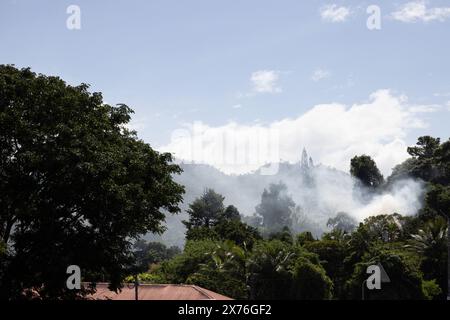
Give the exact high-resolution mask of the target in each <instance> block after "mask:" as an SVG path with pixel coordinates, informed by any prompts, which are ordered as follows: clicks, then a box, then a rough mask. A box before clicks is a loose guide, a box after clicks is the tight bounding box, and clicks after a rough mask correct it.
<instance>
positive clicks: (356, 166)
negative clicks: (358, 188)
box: [350, 155, 384, 188]
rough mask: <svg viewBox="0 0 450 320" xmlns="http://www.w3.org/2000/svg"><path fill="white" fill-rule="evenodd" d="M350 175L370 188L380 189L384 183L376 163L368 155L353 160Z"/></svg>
mask: <svg viewBox="0 0 450 320" xmlns="http://www.w3.org/2000/svg"><path fill="white" fill-rule="evenodd" d="M350 173H351V175H352V176H353V177H355V178H357V179H358V180H359V181H360V182H361V183H362V185H363V186H365V187H368V188H378V187H379V186H380V185H382V184H383V182H384V178H383V175H382V174H381V173H380V170H379V169H378V167H377V165H376V163H375V161H373V160H372V158H371V157H369V156H367V155H362V156H355V157H354V158H353V159H352V160H351V162H350Z"/></svg>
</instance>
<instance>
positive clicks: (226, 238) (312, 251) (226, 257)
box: [141, 137, 450, 299]
mask: <svg viewBox="0 0 450 320" xmlns="http://www.w3.org/2000/svg"><path fill="white" fill-rule="evenodd" d="M408 152H409V154H410V155H411V158H410V159H408V160H406V161H405V162H404V163H402V164H400V165H399V166H397V167H396V168H395V169H394V170H393V173H392V175H391V176H390V177H388V178H387V179H386V180H385V179H384V177H383V176H382V175H381V173H380V171H379V170H378V168H377V167H376V164H375V162H374V161H373V160H372V159H371V158H370V157H369V156H366V155H362V156H356V157H355V158H353V159H352V160H351V171H350V172H351V174H352V175H353V176H354V177H355V178H356V179H358V181H359V183H360V184H361V185H362V186H364V187H365V188H367V190H368V191H369V195H368V197H370V196H374V195H376V194H377V193H378V192H381V191H382V190H384V189H387V188H389V187H390V185H392V184H393V183H394V182H395V180H399V179H403V178H405V177H409V178H413V179H421V180H422V181H424V183H426V190H427V192H426V195H425V199H424V206H423V208H422V209H421V210H420V212H419V213H418V214H417V215H415V216H401V215H399V214H397V213H392V214H389V215H387V214H380V215H375V216H371V217H369V218H367V219H365V221H364V222H362V223H360V224H359V225H358V223H357V222H356V221H355V220H354V219H353V218H352V217H351V216H350V215H349V214H347V213H345V212H338V213H337V214H336V216H335V217H334V218H331V219H329V221H328V226H329V228H330V231H329V232H326V233H324V234H323V235H322V237H321V238H320V239H315V238H314V237H313V235H312V234H311V233H310V232H302V233H299V234H292V233H291V231H290V229H289V227H287V226H289V225H290V219H292V217H293V216H294V215H293V213H294V212H295V210H296V207H295V204H294V202H293V201H292V199H290V197H289V196H288V195H287V193H285V192H283V191H285V188H286V186H285V185H283V183H279V184H273V185H270V186H269V188H268V189H267V190H265V191H264V192H263V194H262V195H261V203H260V204H259V205H258V206H257V207H256V209H255V211H256V213H257V214H258V215H255V217H257V216H259V217H260V219H259V220H258V219H246V222H247V223H250V224H253V226H250V225H248V224H247V223H245V222H243V221H242V219H241V218H240V215H239V213H238V210H237V209H236V208H235V207H227V208H225V207H224V205H223V201H224V197H223V196H222V195H220V194H217V193H216V192H214V190H210V189H207V190H205V192H204V194H203V195H202V196H201V197H199V198H198V199H196V200H195V201H193V202H192V203H191V204H190V206H189V210H188V213H189V217H190V219H189V220H188V221H185V225H186V226H187V233H186V239H187V243H186V246H185V248H184V250H183V252H182V253H181V254H180V255H177V256H175V257H174V258H172V259H168V260H166V261H163V262H160V263H158V264H153V265H152V267H151V271H150V272H148V273H145V274H142V275H141V279H144V280H145V279H147V280H148V281H150V282H155V283H157V282H168V283H192V284H196V285H199V286H203V287H206V288H208V289H210V290H214V291H217V292H219V293H222V294H224V295H228V296H230V297H233V298H240V299H361V287H362V284H363V281H364V280H366V279H367V277H368V275H367V273H366V270H367V267H368V266H370V265H373V264H378V263H380V264H381V265H382V266H383V268H384V270H385V271H386V273H387V274H388V276H389V278H390V282H389V283H383V288H382V290H380V291H378V290H375V291H370V292H369V291H367V292H366V297H365V298H366V299H445V297H446V294H447V248H448V247H447V230H448V228H447V225H448V224H447V220H448V218H449V209H450V202H449V201H450V192H449V191H450V188H449V181H450V180H449V178H450V175H449V174H450V166H449V163H450V162H449V160H450V140H449V141H447V142H445V143H442V144H441V143H440V140H439V139H436V138H432V137H421V138H419V140H418V143H417V145H416V146H414V147H411V148H408ZM230 212H232V214H230ZM252 222H253V223H252Z"/></svg>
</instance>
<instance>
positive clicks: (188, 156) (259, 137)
mask: <svg viewBox="0 0 450 320" xmlns="http://www.w3.org/2000/svg"><path fill="white" fill-rule="evenodd" d="M422 109H423V110H426V111H427V112H429V108H420V106H417V105H414V106H410V105H408V102H407V98H406V97H405V96H398V95H394V94H393V93H392V92H390V91H389V90H379V91H376V92H374V93H373V94H371V95H370V97H369V100H368V101H367V102H365V103H357V104H353V105H351V106H346V105H343V104H339V103H330V104H321V105H316V106H314V107H312V108H311V109H310V110H309V111H307V112H306V113H304V114H302V115H300V116H298V117H296V118H286V119H282V120H278V121H274V122H272V123H269V124H267V125H261V124H240V123H237V122H230V123H228V124H225V125H223V126H217V127H213V126H209V125H208V124H205V123H202V122H197V123H193V124H188V125H186V127H185V128H184V129H183V130H180V131H177V132H175V133H174V135H173V136H172V140H171V141H170V143H169V144H168V145H166V146H164V147H162V148H161V150H163V151H170V152H174V153H175V156H176V157H177V158H178V159H183V160H184V161H194V162H196V163H207V164H211V165H213V166H216V167H217V168H219V169H221V170H222V171H224V172H226V173H245V172H249V171H251V170H255V169H257V168H258V167H259V166H261V165H263V164H265V163H267V162H272V161H276V160H278V159H282V160H284V161H289V162H296V161H298V160H299V156H300V151H301V148H303V147H306V148H307V149H308V152H309V153H310V154H311V155H312V156H313V158H314V159H315V161H316V163H317V162H320V163H322V164H325V165H329V166H332V167H335V168H338V169H341V170H345V171H348V168H349V162H350V159H351V158H352V157H353V156H354V155H357V154H368V155H370V156H372V157H373V158H374V159H375V160H376V162H377V164H378V166H379V167H380V169H381V170H382V171H383V173H384V174H389V173H390V170H391V169H392V168H393V167H394V166H395V165H396V164H398V163H400V162H402V161H403V160H405V159H406V158H407V157H408V155H407V153H406V148H407V144H406V142H405V138H406V135H407V133H408V131H409V130H411V129H414V128H423V127H426V123H424V122H423V121H422V120H421V119H420V113H421V112H420V110H422ZM235 150H239V151H242V150H244V153H243V154H242V152H241V153H239V151H238V152H236V151H235ZM224 155H225V156H226V158H224ZM255 155H258V156H255ZM249 156H250V157H251V158H250V157H249Z"/></svg>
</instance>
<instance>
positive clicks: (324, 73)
mask: <svg viewBox="0 0 450 320" xmlns="http://www.w3.org/2000/svg"><path fill="white" fill-rule="evenodd" d="M330 76H331V73H330V71H328V70H324V69H316V70H314V72H313V74H312V76H311V80H313V81H314V82H319V81H320V80H323V79H326V78H329V77H330Z"/></svg>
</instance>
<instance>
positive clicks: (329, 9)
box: [320, 4, 351, 22]
mask: <svg viewBox="0 0 450 320" xmlns="http://www.w3.org/2000/svg"><path fill="white" fill-rule="evenodd" d="M350 13H351V11H350V8H348V7H340V6H338V5H336V4H329V5H326V6H323V7H322V8H321V9H320V16H321V17H322V20H324V21H327V22H344V21H346V20H347V18H348V17H349V16H350Z"/></svg>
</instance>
